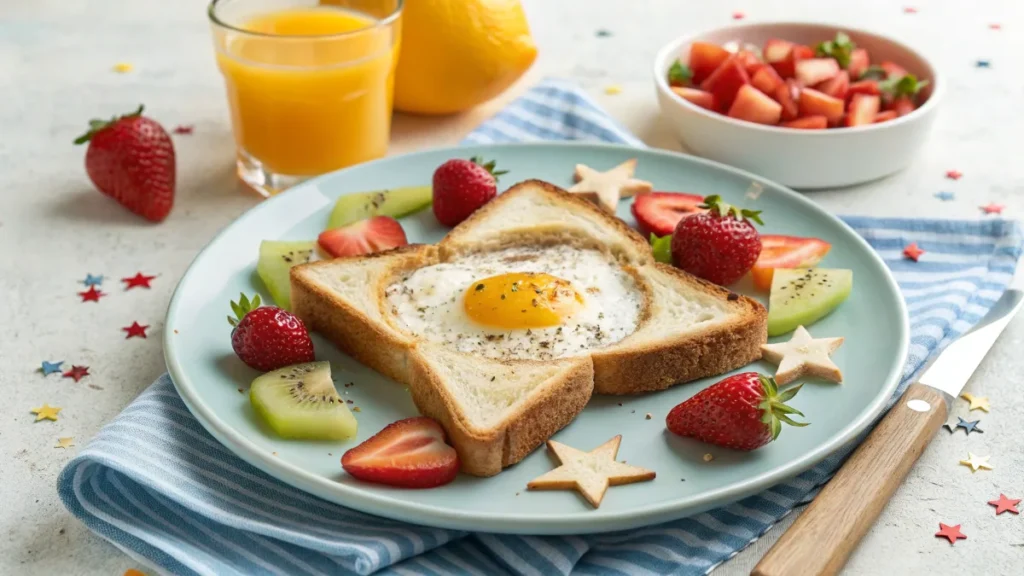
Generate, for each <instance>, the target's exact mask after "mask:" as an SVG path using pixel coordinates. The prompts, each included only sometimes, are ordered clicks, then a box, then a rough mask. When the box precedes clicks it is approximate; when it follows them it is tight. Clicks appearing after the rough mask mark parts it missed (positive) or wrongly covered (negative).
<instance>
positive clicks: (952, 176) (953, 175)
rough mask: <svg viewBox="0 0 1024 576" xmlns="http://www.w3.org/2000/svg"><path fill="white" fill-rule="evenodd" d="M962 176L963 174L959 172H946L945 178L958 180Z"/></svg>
mask: <svg viewBox="0 0 1024 576" xmlns="http://www.w3.org/2000/svg"><path fill="white" fill-rule="evenodd" d="M963 175H964V174H963V172H960V171H959V170H946V178H949V179H950V180H959V179H960V178H962V177H963Z"/></svg>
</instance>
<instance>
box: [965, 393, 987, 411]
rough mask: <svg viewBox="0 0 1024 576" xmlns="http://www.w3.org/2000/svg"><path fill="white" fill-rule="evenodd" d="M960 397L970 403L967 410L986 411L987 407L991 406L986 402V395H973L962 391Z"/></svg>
mask: <svg viewBox="0 0 1024 576" xmlns="http://www.w3.org/2000/svg"><path fill="white" fill-rule="evenodd" d="M960 397H961V398H963V399H964V400H967V401H968V402H970V403H971V405H970V406H969V407H968V410H972V411H973V410H982V411H984V412H988V409H989V408H990V407H991V406H989V404H988V397H987V396H975V395H974V394H971V393H970V392H964V393H963V394H961V395H960Z"/></svg>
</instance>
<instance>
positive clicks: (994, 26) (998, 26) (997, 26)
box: [988, 24, 1003, 30]
mask: <svg viewBox="0 0 1024 576" xmlns="http://www.w3.org/2000/svg"><path fill="white" fill-rule="evenodd" d="M988 27H989V29H991V30H1002V29H1003V26H1002V24H989V25H988Z"/></svg>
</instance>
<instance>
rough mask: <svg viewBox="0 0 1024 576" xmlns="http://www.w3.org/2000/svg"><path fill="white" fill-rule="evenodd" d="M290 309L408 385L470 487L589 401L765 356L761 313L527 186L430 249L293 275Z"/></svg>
mask: <svg viewBox="0 0 1024 576" xmlns="http://www.w3.org/2000/svg"><path fill="white" fill-rule="evenodd" d="M291 283H292V309H293V310H294V312H295V314H296V315H298V316H299V317H300V318H302V320H303V321H304V322H305V323H306V325H307V326H308V327H309V328H310V329H312V330H315V331H317V332H320V333H321V334H323V335H324V336H326V337H327V338H329V339H330V340H331V341H332V342H334V343H335V344H336V345H337V346H338V347H339V348H340V349H341V350H342V351H344V352H345V353H347V354H349V355H350V356H352V357H353V358H355V359H356V360H358V361H359V362H362V363H364V364H366V365H367V366H369V367H371V368H373V369H375V370H377V371H378V372H380V373H381V374H384V375H385V376H388V377H389V378H392V379H394V380H396V381H398V382H401V383H404V384H407V385H408V386H409V388H410V391H411V393H412V397H413V400H414V401H415V403H416V406H417V408H418V409H419V410H420V412H422V413H423V414H424V415H426V416H429V417H431V418H434V419H436V420H437V421H438V422H440V423H441V425H442V426H443V427H444V429H445V431H446V432H447V434H448V437H449V440H450V441H451V443H452V444H453V445H454V446H455V449H456V450H457V451H458V453H459V458H460V460H461V462H462V470H463V471H464V472H466V473H468V474H473V475H477V476H491V475H494V474H497V473H498V472H500V471H501V470H502V468H504V467H506V466H510V465H512V464H515V463H516V462H518V461H519V460H521V459H522V458H524V457H525V456H526V455H527V454H529V453H530V452H531V451H532V450H534V449H535V448H537V447H538V446H540V445H541V444H543V443H544V442H545V441H546V440H547V439H548V438H549V437H551V436H552V435H553V434H554V433H555V432H557V431H558V430H559V429H561V428H562V427H563V426H565V425H566V424H568V423H569V422H571V421H572V419H573V418H575V417H576V415H577V414H579V413H580V411H582V410H583V408H584V406H586V404H587V401H588V400H589V399H590V396H591V394H592V393H593V392H597V393H600V394H634V393H639V392H648V391H653V390H661V389H664V388H667V387H669V386H672V385H673V384H677V383H682V382H688V381H691V380H695V379H698V378H704V377H708V376H714V375H717V374H722V373H724V372H727V371H729V370H733V369H735V368H738V367H740V366H743V365H745V364H748V363H750V362H752V361H754V360H757V359H758V358H760V357H761V352H760V346H761V344H763V343H764V342H765V341H766V339H767V331H766V316H767V314H766V312H765V309H764V307H763V306H761V304H759V303H757V302H756V301H754V300H751V299H749V298H746V297H744V296H740V295H737V294H735V293H732V292H730V291H729V290H727V289H725V288H722V287H720V286H716V285H714V284H711V283H709V282H706V281H704V280H701V279H699V278H696V277H694V276H691V275H689V274H687V273H685V272H682V271H680V270H678V269H676V268H673V267H672V266H668V265H665V264H661V263H657V262H655V261H654V259H653V257H652V254H651V249H650V246H649V245H648V244H647V242H645V241H644V239H643V238H642V237H641V236H640V235H639V234H637V233H636V232H635V231H633V230H632V229H630V228H629V227H628V226H627V225H626V224H625V223H624V222H622V221H621V220H619V219H617V218H615V217H614V216H612V215H610V214H607V213H605V212H604V211H602V210H600V209H599V208H597V207H596V206H594V205H593V204H592V203H590V202H587V201H586V200H584V199H581V198H578V197H576V196H574V195H572V194H569V193H567V192H565V191H564V190H561V189H560V188H558V187H556V186H553V185H551V184H548V183H546V182H541V181H538V180H528V181H526V182H522V183H520V184H517V185H515V186H513V187H512V188H510V189H509V190H508V191H506V192H505V193H504V194H501V195H499V196H498V197H497V198H495V199H494V200H492V201H491V202H489V203H488V204H487V205H485V206H484V207H483V208H481V209H480V210H478V211H477V212H476V213H474V214H473V215H472V216H471V217H470V218H469V219H467V220H466V221H464V222H463V223H461V224H459V225H458V226H456V227H455V228H454V229H452V230H451V231H450V232H449V233H448V235H447V236H446V237H445V238H444V239H443V240H442V241H441V242H440V243H438V244H437V245H410V246H405V247H402V248H398V249H395V250H391V251H388V252H382V253H377V254H372V255H367V256H357V257H352V258H339V259H335V260H330V261H324V262H315V263H311V264H305V265H301V266H297V267H295V268H293V269H292V271H291Z"/></svg>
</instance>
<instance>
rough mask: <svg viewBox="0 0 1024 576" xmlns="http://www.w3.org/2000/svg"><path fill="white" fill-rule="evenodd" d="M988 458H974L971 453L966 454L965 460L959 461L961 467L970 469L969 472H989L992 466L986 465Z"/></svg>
mask: <svg viewBox="0 0 1024 576" xmlns="http://www.w3.org/2000/svg"><path fill="white" fill-rule="evenodd" d="M989 458H990V456H975V455H974V453H973V452H968V453H967V460H961V461H960V464H961V465H962V466H967V467H968V468H970V469H971V472H972V473H974V472H977V471H978V470H982V469H985V470H991V469H992V466H991V465H990V464H989V463H988V459H989Z"/></svg>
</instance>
